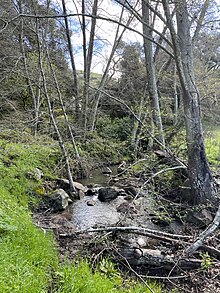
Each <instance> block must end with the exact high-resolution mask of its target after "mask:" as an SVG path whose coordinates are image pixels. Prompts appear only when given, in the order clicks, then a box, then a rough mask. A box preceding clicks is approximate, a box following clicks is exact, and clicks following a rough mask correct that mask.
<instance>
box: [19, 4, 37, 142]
mask: <svg viewBox="0 0 220 293" xmlns="http://www.w3.org/2000/svg"><path fill="white" fill-rule="evenodd" d="M18 6H19V12H20V13H21V14H22V13H23V8H22V3H21V1H19V2H18ZM23 34H24V20H23V18H21V30H20V35H19V42H20V48H21V54H22V60H23V65H24V71H25V78H26V82H27V86H28V90H29V93H30V95H31V98H32V118H33V119H32V125H31V130H32V134H33V135H34V136H35V135H36V134H37V127H38V120H39V107H40V87H38V85H39V81H40V77H39V78H38V83H37V86H36V95H35V93H34V88H33V84H32V81H31V79H30V73H29V70H28V64H27V58H26V52H25V48H24V36H23Z"/></svg>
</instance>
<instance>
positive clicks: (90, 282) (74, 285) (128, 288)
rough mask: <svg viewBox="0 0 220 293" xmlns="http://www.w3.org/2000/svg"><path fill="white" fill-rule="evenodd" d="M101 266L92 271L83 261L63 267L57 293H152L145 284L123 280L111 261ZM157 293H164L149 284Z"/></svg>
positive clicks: (59, 276)
mask: <svg viewBox="0 0 220 293" xmlns="http://www.w3.org/2000/svg"><path fill="white" fill-rule="evenodd" d="M104 263H105V269H104V268H103V261H102V262H101V266H99V267H98V268H96V269H95V270H92V269H91V267H90V266H89V263H88V261H85V260H81V261H80V262H78V263H75V265H66V264H65V265H63V266H62V268H61V272H58V273H57V285H58V286H59V288H57V289H56V291H55V292H56V293H66V292H68V293H122V292H124V293H143V292H145V293H150V290H149V289H148V288H147V287H146V285H145V284H143V283H138V282H136V281H134V280H131V279H127V280H126V279H123V278H122V276H121V275H120V274H119V273H118V271H117V270H116V269H115V268H114V266H113V264H112V263H111V262H110V261H108V260H107V261H106V260H104ZM149 286H150V288H151V289H153V291H154V292H155V293H162V291H161V287H160V286H159V285H157V284H155V283H153V282H151V283H150V284H149Z"/></svg>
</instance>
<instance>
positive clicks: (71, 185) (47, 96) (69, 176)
mask: <svg viewBox="0 0 220 293" xmlns="http://www.w3.org/2000/svg"><path fill="white" fill-rule="evenodd" d="M36 31H37V45H38V58H39V65H40V72H41V76H42V82H43V90H44V95H45V97H46V101H47V106H48V112H49V117H50V119H51V122H52V124H53V127H54V130H55V132H56V135H57V137H58V141H59V145H60V149H61V152H62V155H63V157H64V160H65V164H66V166H65V167H66V171H67V176H68V179H69V184H70V191H71V193H74V194H76V189H75V186H74V183H73V177H72V174H71V168H70V163H69V157H68V154H67V151H66V148H65V146H64V142H63V139H62V136H61V133H60V130H59V128H58V126H57V123H56V120H55V117H54V115H53V109H52V105H51V100H50V96H49V93H48V90H47V81H46V77H45V73H44V68H43V56H42V47H41V44H40V38H39V25H38V19H36Z"/></svg>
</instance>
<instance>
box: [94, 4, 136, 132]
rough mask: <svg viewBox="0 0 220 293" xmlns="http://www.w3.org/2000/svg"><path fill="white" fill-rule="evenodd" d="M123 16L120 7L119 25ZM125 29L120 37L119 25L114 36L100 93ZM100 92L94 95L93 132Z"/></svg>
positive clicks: (129, 21) (130, 18)
mask: <svg viewBox="0 0 220 293" xmlns="http://www.w3.org/2000/svg"><path fill="white" fill-rule="evenodd" d="M123 14H124V6H122V11H121V15H120V18H119V23H120V22H121V20H122V17H123ZM133 17H134V16H133V15H131V16H130V17H129V19H128V21H127V24H126V27H127V26H129V24H130V23H131V21H132V19H133ZM126 27H124V29H123V31H122V32H121V34H120V35H119V29H120V24H119V25H118V27H117V30H116V34H115V39H114V44H113V46H112V50H111V53H110V56H109V58H108V62H107V65H106V67H105V71H104V73H103V75H102V80H101V82H100V85H99V90H101V91H102V90H103V89H104V87H105V85H106V82H107V79H108V73H109V69H110V66H111V63H112V60H113V57H114V54H115V51H116V50H117V48H118V45H119V44H120V42H121V40H122V37H123V35H124V33H125V31H126ZM101 91H99V92H98V93H97V94H96V101H95V107H94V110H93V118H92V127H91V130H92V131H94V130H95V123H96V118H97V111H98V106H99V103H100V99H101V97H102V95H103V93H102V92H101Z"/></svg>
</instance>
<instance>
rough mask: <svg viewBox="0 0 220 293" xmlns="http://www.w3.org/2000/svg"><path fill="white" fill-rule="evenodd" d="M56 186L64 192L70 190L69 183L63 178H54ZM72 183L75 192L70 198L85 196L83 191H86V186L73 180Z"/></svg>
mask: <svg viewBox="0 0 220 293" xmlns="http://www.w3.org/2000/svg"><path fill="white" fill-rule="evenodd" d="M56 183H57V186H58V187H59V188H61V189H63V190H65V191H66V192H68V193H69V192H70V183H69V180H68V179H63V178H58V179H57V180H56ZM73 185H74V187H75V189H76V192H77V194H76V195H71V197H72V199H74V198H78V199H82V198H83V197H84V196H85V193H86V192H87V190H88V188H87V187H85V186H84V185H83V184H81V183H79V182H76V181H74V182H73Z"/></svg>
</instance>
